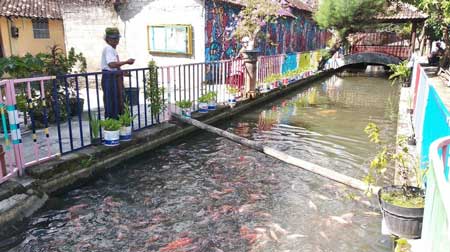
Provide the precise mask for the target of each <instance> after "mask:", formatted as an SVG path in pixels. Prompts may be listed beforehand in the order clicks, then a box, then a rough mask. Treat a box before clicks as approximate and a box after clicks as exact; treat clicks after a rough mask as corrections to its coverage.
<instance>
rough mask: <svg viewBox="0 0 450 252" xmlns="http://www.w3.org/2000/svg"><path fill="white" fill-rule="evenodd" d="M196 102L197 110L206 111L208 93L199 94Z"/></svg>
mask: <svg viewBox="0 0 450 252" xmlns="http://www.w3.org/2000/svg"><path fill="white" fill-rule="evenodd" d="M198 102H199V103H198V112H200V113H208V102H209V93H206V94H204V95H202V96H200V97H199V98H198Z"/></svg>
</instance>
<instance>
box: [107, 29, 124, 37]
mask: <svg viewBox="0 0 450 252" xmlns="http://www.w3.org/2000/svg"><path fill="white" fill-rule="evenodd" d="M120 37H121V36H120V32H119V29H118V28H117V27H108V28H106V29H105V38H110V39H118V38H120Z"/></svg>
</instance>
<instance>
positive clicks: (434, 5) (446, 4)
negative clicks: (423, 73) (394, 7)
mask: <svg viewBox="0 0 450 252" xmlns="http://www.w3.org/2000/svg"><path fill="white" fill-rule="evenodd" d="M416 5H418V6H419V8H420V9H422V10H423V11H425V12H426V13H427V14H428V15H429V19H428V20H427V23H426V25H425V29H426V30H425V31H426V35H427V36H428V37H429V38H430V39H432V40H439V38H442V39H443V40H444V42H445V45H446V49H445V54H444V57H443V58H442V60H441V63H440V66H441V67H444V68H448V67H449V64H450V46H449V45H450V44H449V42H450V39H449V30H448V29H449V26H450V0H439V1H437V0H417V1H416Z"/></svg>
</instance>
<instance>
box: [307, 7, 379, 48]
mask: <svg viewBox="0 0 450 252" xmlns="http://www.w3.org/2000/svg"><path fill="white" fill-rule="evenodd" d="M385 3H386V2H385V1H384V0H323V1H321V2H320V4H319V8H318V10H317V11H316V12H315V14H314V20H315V21H316V22H317V24H318V25H319V26H320V27H321V28H323V29H333V30H336V31H337V33H338V35H339V37H340V38H341V39H344V40H345V38H346V37H347V35H348V34H350V33H353V32H357V31H361V30H362V29H363V28H364V27H365V26H367V25H370V24H372V23H373V17H374V16H375V15H376V14H378V13H380V12H381V11H382V10H383V7H384V6H385Z"/></svg>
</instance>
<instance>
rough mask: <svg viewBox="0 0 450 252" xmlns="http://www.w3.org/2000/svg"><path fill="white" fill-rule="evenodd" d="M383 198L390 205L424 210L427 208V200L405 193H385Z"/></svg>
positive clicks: (382, 195) (382, 194)
mask: <svg viewBox="0 0 450 252" xmlns="http://www.w3.org/2000/svg"><path fill="white" fill-rule="evenodd" d="M381 198H382V199H383V200H384V201H386V202H387V203H389V204H392V205H395V206H399V207H406V208H422V207H424V206H425V198H424V197H422V196H420V195H405V194H404V193H403V192H384V193H381Z"/></svg>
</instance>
